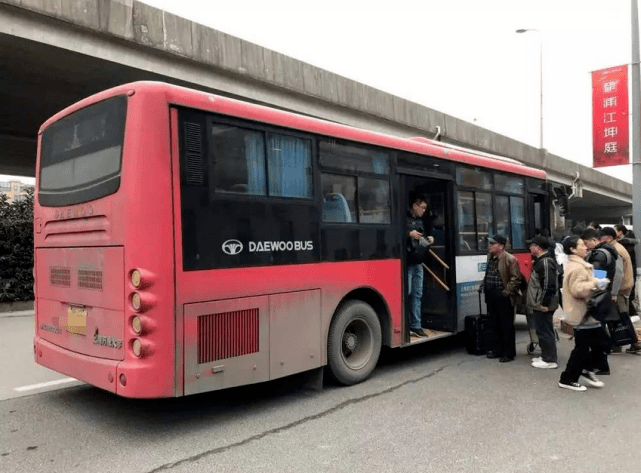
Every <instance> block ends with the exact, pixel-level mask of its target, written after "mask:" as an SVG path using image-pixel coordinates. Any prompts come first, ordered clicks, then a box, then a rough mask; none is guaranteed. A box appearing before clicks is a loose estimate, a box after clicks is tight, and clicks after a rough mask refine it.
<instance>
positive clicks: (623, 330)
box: [609, 319, 634, 347]
mask: <svg viewBox="0 0 641 473" xmlns="http://www.w3.org/2000/svg"><path fill="white" fill-rule="evenodd" d="M609 329H610V342H611V343H612V346H613V347H622V346H623V345H631V344H632V343H634V340H633V339H632V334H631V333H630V329H629V328H628V325H627V324H625V323H624V322H623V321H622V320H620V319H619V321H618V322H614V323H612V324H611V325H610V327H609Z"/></svg>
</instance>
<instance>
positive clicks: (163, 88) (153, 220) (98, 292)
mask: <svg viewBox="0 0 641 473" xmlns="http://www.w3.org/2000/svg"><path fill="white" fill-rule="evenodd" d="M117 94H127V95H128V96H129V101H128V109H127V131H126V133H125V143H124V148H123V159H122V180H121V184H120V188H119V190H118V191H117V192H116V193H115V194H112V195H109V196H107V197H104V198H101V199H97V200H95V201H91V202H88V203H85V204H80V205H74V206H68V207H60V208H51V207H49V208H48V207H42V206H40V205H39V203H38V199H37V196H36V203H35V210H34V213H35V239H34V240H35V243H34V244H35V248H36V252H35V254H36V257H35V259H36V262H35V265H36V303H35V306H36V336H35V342H34V343H35V348H36V355H35V357H36V361H37V362H38V363H40V364H42V365H44V366H48V367H50V368H52V369H54V370H56V371H60V372H62V373H65V374H67V375H69V376H73V377H76V378H78V379H81V380H83V381H86V382H89V383H91V384H93V385H96V386H99V387H102V388H104V389H108V390H111V391H113V392H116V393H117V394H119V395H122V396H127V397H140V398H152V397H170V396H175V395H181V394H183V390H184V389H185V386H187V385H188V384H189V385H191V384H192V383H198V382H201V381H202V378H200V379H199V378H198V376H196V375H197V374H198V373H189V374H186V373H185V372H184V371H183V367H184V363H185V355H184V354H185V353H186V352H187V350H191V349H193V348H194V347H196V346H197V347H198V349H199V350H201V351H202V353H203V354H205V356H206V357H210V356H214V357H216V356H228V355H229V353H230V352H228V351H225V350H227V349H228V348H229V346H227V347H225V346H224V345H225V343H227V344H228V345H229V343H230V340H235V338H234V337H237V335H230V336H229V338H227V339H223V340H222V345H221V346H219V347H216V346H209V345H206V344H205V343H204V342H202V344H201V345H197V344H198V339H199V337H198V328H197V327H198V326H197V325H196V324H193V325H191V321H189V320H186V319H184V318H185V317H186V315H185V314H186V313H188V312H189V311H188V310H186V308H187V307H188V306H194V307H195V306H198V305H199V304H200V305H201V306H203V307H205V306H206V303H208V302H209V301H212V302H213V301H233V300H234V299H240V298H252V297H254V298H259V299H261V300H265V301H266V300H268V299H269V297H265V296H274V295H280V294H284V293H296V292H297V291H300V292H305V291H307V292H309V293H310V294H311V293H314V294H318V293H319V294H320V295H319V296H318V297H317V300H318V299H319V302H318V306H319V307H320V314H315V315H316V316H319V317H320V321H319V327H320V330H318V334H317V337H318V338H317V340H318V345H320V353H319V358H321V359H320V361H314V363H315V365H314V366H318V364H325V363H326V359H325V357H326V351H327V350H326V342H327V332H328V329H329V324H330V321H331V317H332V315H333V313H334V311H335V310H336V308H337V306H338V304H339V303H340V302H341V301H342V300H343V299H344V298H345V297H346V295H347V294H348V293H349V292H351V291H353V290H355V289H366V290H370V291H371V293H372V294H376V295H377V297H380V300H381V301H382V302H383V305H384V306H385V308H386V309H387V312H388V313H389V317H390V320H389V327H390V332H391V344H392V345H393V346H399V345H400V344H401V342H402V333H401V321H402V312H401V304H402V294H401V290H402V289H401V281H402V274H401V262H400V260H398V259H388V260H375V261H358V262H341V263H319V264H300V265H284V266H273V267H269V266H268V267H256V268H235V269H225V270H207V271H191V272H185V271H183V270H182V268H183V264H182V235H181V221H180V186H179V182H180V180H179V173H178V169H179V168H178V133H177V125H176V123H177V114H176V112H175V110H174V109H172V108H171V105H172V104H173V105H184V106H188V107H194V108H198V109H202V110H210V111H212V112H216V113H222V114H228V115H232V116H238V117H241V118H247V119H253V120H257V121H261V122H264V123H272V124H276V125H279V126H284V127H288V128H293V129H300V130H305V131H309V132H314V133H320V134H324V135H330V136H336V137H341V138H347V139H352V140H356V141H361V142H364V143H370V144H375V145H380V146H388V147H393V148H397V149H402V150H406V151H411V152H415V153H420V154H425V155H430V156H436V157H441V158H443V159H448V160H452V161H456V162H461V163H468V164H473V165H478V166H484V167H489V168H492V169H501V170H504V171H508V172H513V173H517V174H521V175H525V176H533V177H539V178H544V177H545V173H544V172H543V171H538V170H534V169H530V168H527V167H525V166H522V165H519V164H517V163H515V162H511V161H508V160H502V159H495V158H493V157H491V156H488V155H482V154H478V153H474V152H467V151H465V150H460V149H452V148H450V147H446V146H442V145H440V144H438V143H433V142H432V143H423V142H419V141H416V140H408V139H403V138H396V137H392V136H386V135H382V134H378V133H372V132H368V131H364V130H358V129H355V128H350V127H347V126H343V125H338V124H334V123H329V122H324V121H321V120H316V119H313V118H309V117H303V116H299V115H295V114H291V113H287V112H282V111H278V110H274V109H269V108H266V107H260V106H256V105H253V104H248V103H244V102H240V101H236V100H232V99H227V98H223V97H217V96H214V95H211V94H207V93H203V92H198V91H193V90H189V89H185V88H181V87H176V86H171V85H167V84H161V83H135V84H127V85H124V86H121V87H117V88H115V89H112V90H110V91H105V92H103V93H100V94H97V95H95V96H93V97H90V98H88V99H85V100H83V101H81V102H79V103H77V104H75V105H73V106H71V107H69V108H67V109H66V110H64V111H62V112H60V113H59V114H57V115H55V116H54V117H52V118H51V119H50V120H48V121H47V122H46V123H45V124H44V125H43V126H42V127H41V131H42V130H44V129H46V128H47V127H48V126H49V125H51V124H52V123H54V122H55V121H56V120H58V119H60V118H62V117H64V116H66V115H67V114H69V113H72V112H73V111H76V110H79V109H80V108H82V107H86V106H88V105H90V104H92V103H95V102H97V101H100V100H104V99H106V98H109V97H111V96H114V95H117ZM170 130H171V133H170ZM39 160H40V156H39V155H38V165H39ZM38 181H39V176H36V187H37V186H38ZM114 251H116V252H120V256H118V257H115V256H112V255H114V254H115V253H113V252H114ZM101 255H102V256H101ZM134 269H138V270H140V272H141V274H142V282H141V284H140V287H138V288H136V287H134V286H133V284H132V281H131V272H132V271H133V270H134ZM82 271H84V273H83V272H82ZM99 273H101V276H102V279H101V280H100V284H99ZM80 276H82V277H80ZM83 278H84V279H83ZM81 280H82V281H84V283H83V284H82V285H81V286H78V284H77V281H81ZM67 283H68V284H69V286H68V287H67V286H66V285H67ZM99 285H100V286H101V289H98V286H99ZM135 293H136V294H138V296H139V297H140V301H141V307H140V309H138V310H136V309H135V308H134V306H133V303H132V301H133V300H134V294H135ZM138 296H136V297H138ZM276 299H278V297H275V299H274V300H276ZM281 299H282V301H281V303H280V304H281V305H282V304H285V303H286V302H285V301H289V300H292V301H296V300H297V299H296V297H292V298H287V297H284V298H281ZM304 299H305V298H301V301H300V307H298V306H295V305H296V302H295V303H293V306H291V307H290V306H287V308H286V310H285V311H284V312H279V313H278V314H277V317H281V315H282V314H288V313H303V314H304V313H305V311H307V310H308V307H310V306H309V305H305V304H306V303H305V301H304ZM279 300H280V299H279ZM203 304H205V305H203ZM216 304H218V302H216ZM221 304H222V302H221ZM307 304H309V302H307ZM314 304H316V302H315V303H314ZM70 305H80V306H85V307H87V308H88V312H87V321H88V322H87V329H88V332H87V334H86V335H84V337H85V338H84V348H83V350H84V351H83V350H79V351H73V350H72V349H71V348H72V347H73V345H72V343H76V342H78V340H80V339H78V338H75V339H71V338H69V337H71V336H73V337H81V336H82V335H77V334H73V335H69V337H67V335H65V337H67V338H69V339H68V340H66V341H64V340H62V341H61V339H56V338H55V337H53V335H56V333H55V328H56V325H55V317H56V313H57V311H59V310H60V308H61V307H65V306H70ZM89 309H92V311H91V313H94V312H95V314H99V313H100V311H102V315H100V317H97V318H96V319H95V320H94V321H93V322H91V323H89V313H90V312H89ZM108 312H109V314H107V313H108ZM196 312H197V311H196ZM196 312H195V313H196ZM209 314H215V313H211V312H210V313H209ZM197 315H203V314H197ZM204 315H208V314H204ZM134 316H138V317H139V318H140V320H141V321H142V332H141V333H140V334H137V333H135V332H134V330H133V328H132V323H131V322H132V319H133V317H134ZM108 318H109V322H107V319H108ZM250 318H251V317H250ZM58 320H60V319H58ZM221 320H222V319H221ZM209 322H212V321H211V320H210V321H205V320H203V324H204V325H203V327H202V330H205V331H210V333H211V332H212V331H214V328H212V327H208V326H207V323H209ZM302 322H304V320H303V321H302ZM279 323H281V324H282V321H279ZM41 327H45V328H41ZM52 328H53V329H54V330H51V329H52ZM57 328H59V329H60V330H61V331H62V328H60V327H59V326H58V327H57ZM47 329H49V330H47ZM96 330H97V333H96ZM109 330H111V331H113V335H110V334H109V333H107V332H108V331H109ZM91 331H94V333H90V332H91ZM95 335H98V337H103V336H104V337H111V338H106V339H103V338H97V339H96V341H97V343H94V339H93V338H91V339H90V338H89V337H93V336H95ZM114 339H119V340H121V341H122V344H121V346H118V343H117V342H116V341H114ZM136 339H137V340H139V341H140V342H141V346H142V353H141V356H140V357H136V356H135V355H134V353H133V350H132V345H133V342H134V340H136ZM69 340H75V342H69ZM311 342H313V340H311ZM252 343H253V340H252V337H251V334H250V336H248V338H247V340H245V341H243V342H242V344H241V345H242V346H241V348H240V349H241V350H242V351H247V350H252V349H253V348H252ZM261 343H262V342H261ZM303 348H305V347H302V348H301V353H302V352H303ZM217 350H218V351H217ZM221 350H222V351H221ZM267 350H269V348H267ZM286 351H287V350H284V352H285V353H284V355H285V354H286ZM211 353H213V355H212V354H211ZM232 354H233V353H232ZM261 357H262V359H263V361H260V362H261V363H265V362H266V363H267V364H266V365H265V366H266V369H267V370H273V371H274V372H276V369H277V366H272V367H271V368H270V367H269V357H268V356H267V357H266V358H265V354H261ZM207 359H209V358H207ZM203 360H204V358H203ZM265 360H266V361H265ZM211 371H212V370H210V376H214V375H213V374H212V372H211ZM286 373H287V371H283V374H286ZM278 375H279V374H275V375H274V376H278ZM264 379H269V373H267V374H266V373H264V372H261V373H259V374H257V375H256V377H255V381H254V382H257V381H260V380H264ZM184 392H187V391H186V390H185V391H184ZM191 392H196V390H194V391H191Z"/></svg>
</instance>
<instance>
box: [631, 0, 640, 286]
mask: <svg viewBox="0 0 641 473" xmlns="http://www.w3.org/2000/svg"><path fill="white" fill-rule="evenodd" d="M630 3H631V7H632V8H631V12H630V16H631V20H632V28H631V32H632V65H631V71H630V75H631V76H632V77H631V79H632V84H631V86H632V225H633V226H634V232H635V234H636V235H637V238H639V235H641V128H639V127H641V94H640V93H639V89H641V77H640V76H639V56H640V55H639V6H638V4H637V0H631V2H630ZM636 252H637V254H641V244H639V243H637V245H636ZM634 270H635V278H636V274H637V268H634Z"/></svg>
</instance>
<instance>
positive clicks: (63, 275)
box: [49, 266, 71, 287]
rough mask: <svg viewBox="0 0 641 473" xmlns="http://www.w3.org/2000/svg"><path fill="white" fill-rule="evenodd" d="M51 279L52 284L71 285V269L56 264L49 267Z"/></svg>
mask: <svg viewBox="0 0 641 473" xmlns="http://www.w3.org/2000/svg"><path fill="white" fill-rule="evenodd" d="M49 281H50V282H51V285H52V286H61V287H69V286H71V269H69V268H61V267H59V266H54V267H52V268H50V269H49Z"/></svg>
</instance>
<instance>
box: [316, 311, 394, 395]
mask: <svg viewBox="0 0 641 473" xmlns="http://www.w3.org/2000/svg"><path fill="white" fill-rule="evenodd" d="M381 340H382V337H381V324H380V322H379V320H378V317H377V315H376V312H375V311H374V309H372V307H371V306H370V305H369V304H366V303H365V302H361V301H348V302H345V303H344V304H342V305H341V306H340V307H339V308H338V310H337V311H336V314H335V315H334V319H333V320H332V323H331V325H330V327H329V337H328V339H327V363H328V365H329V370H330V372H331V374H332V376H333V377H334V378H335V379H336V381H338V382H339V383H341V384H344V385H348V386H349V385H352V384H356V383H360V382H361V381H364V380H365V379H367V377H368V376H369V375H370V374H371V373H372V371H374V368H375V367H376V363H377V362H378V356H379V355H380V353H381Z"/></svg>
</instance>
